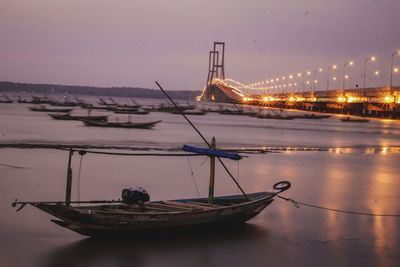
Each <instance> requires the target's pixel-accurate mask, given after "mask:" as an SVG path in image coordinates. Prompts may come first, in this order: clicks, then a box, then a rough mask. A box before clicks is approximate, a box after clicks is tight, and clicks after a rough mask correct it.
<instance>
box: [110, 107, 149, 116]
mask: <svg viewBox="0 0 400 267" xmlns="http://www.w3.org/2000/svg"><path fill="white" fill-rule="evenodd" d="M113 111H114V113H116V114H136V115H146V114H149V113H150V111H148V110H139V109H136V108H116V109H114V110H113Z"/></svg>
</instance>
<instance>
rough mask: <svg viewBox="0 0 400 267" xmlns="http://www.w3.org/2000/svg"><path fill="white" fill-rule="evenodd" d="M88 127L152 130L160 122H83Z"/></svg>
mask: <svg viewBox="0 0 400 267" xmlns="http://www.w3.org/2000/svg"><path fill="white" fill-rule="evenodd" d="M82 121H83V123H84V124H85V125H86V126H96V127H114V128H142V129H150V128H153V127H154V126H155V125H156V124H157V123H159V122H161V121H160V120H159V121H150V122H129V121H128V122H118V121H115V122H107V121H94V120H82Z"/></svg>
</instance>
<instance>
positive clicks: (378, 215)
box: [276, 195, 400, 217]
mask: <svg viewBox="0 0 400 267" xmlns="http://www.w3.org/2000/svg"><path fill="white" fill-rule="evenodd" d="M276 197H278V198H281V199H283V200H286V201H288V202H290V203H292V204H293V206H295V207H296V208H300V206H306V207H310V208H316V209H320V210H326V211H334V212H341V213H347V214H355V215H365V216H374V217H400V214H377V213H367V212H359V211H349V210H342V209H333V208H327V207H322V206H317V205H313V204H309V203H304V202H299V201H295V200H293V199H291V198H287V197H283V196H280V195H276Z"/></svg>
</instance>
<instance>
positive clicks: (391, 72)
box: [390, 50, 400, 93]
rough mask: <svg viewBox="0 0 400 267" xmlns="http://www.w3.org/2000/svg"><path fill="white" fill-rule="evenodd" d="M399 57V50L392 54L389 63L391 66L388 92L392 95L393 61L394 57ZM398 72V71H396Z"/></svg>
mask: <svg viewBox="0 0 400 267" xmlns="http://www.w3.org/2000/svg"><path fill="white" fill-rule="evenodd" d="M396 54H397V55H400V50H398V51H394V52H393V53H392V61H391V65H390V92H391V93H392V87H393V71H394V70H393V60H394V55H396ZM397 71H398V70H397Z"/></svg>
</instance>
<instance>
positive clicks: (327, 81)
mask: <svg viewBox="0 0 400 267" xmlns="http://www.w3.org/2000/svg"><path fill="white" fill-rule="evenodd" d="M336 68H337V66H336V65H332V66H329V68H328V70H327V75H326V77H327V78H326V90H329V71H330V70H331V69H334V70H336Z"/></svg>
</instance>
